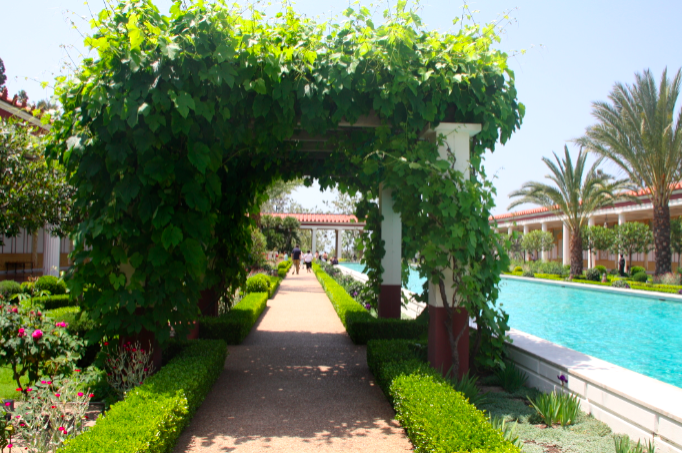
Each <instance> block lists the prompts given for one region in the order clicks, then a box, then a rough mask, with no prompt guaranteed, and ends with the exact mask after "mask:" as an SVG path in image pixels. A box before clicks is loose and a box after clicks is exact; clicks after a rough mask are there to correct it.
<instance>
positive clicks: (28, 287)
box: [21, 282, 35, 295]
mask: <svg viewBox="0 0 682 453" xmlns="http://www.w3.org/2000/svg"><path fill="white" fill-rule="evenodd" d="M34 287H35V283H34V282H22V283H21V292H23V293H24V294H29V295H31V294H33V288H34Z"/></svg>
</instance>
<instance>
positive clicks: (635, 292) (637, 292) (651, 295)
mask: <svg viewBox="0 0 682 453" xmlns="http://www.w3.org/2000/svg"><path fill="white" fill-rule="evenodd" d="M501 277H502V278H503V279H510V280H518V281H524V282H528V283H538V284H541V285H559V286H563V287H567V288H575V289H583V290H586V291H602V292H607V293H613V294H626V295H629V296H634V297H643V298H646V299H656V300H659V301H668V302H677V303H682V296H680V295H677V294H671V293H659V292H653V291H643V290H641V289H627V288H614V287H610V286H600V285H590V284H585V283H573V282H566V281H563V280H546V279H543V278H531V277H519V276H518V275H505V274H502V275H501Z"/></svg>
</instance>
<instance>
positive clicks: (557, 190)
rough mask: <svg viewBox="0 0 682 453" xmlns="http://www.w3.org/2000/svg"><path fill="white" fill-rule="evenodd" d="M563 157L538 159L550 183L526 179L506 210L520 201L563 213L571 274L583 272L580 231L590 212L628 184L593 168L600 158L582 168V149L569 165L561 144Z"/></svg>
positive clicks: (619, 194) (609, 199) (597, 165)
mask: <svg viewBox="0 0 682 453" xmlns="http://www.w3.org/2000/svg"><path fill="white" fill-rule="evenodd" d="M564 152H565V157H564V159H563V160H560V159H559V156H557V155H556V153H553V154H554V159H555V160H556V163H555V162H553V161H552V160H550V159H549V158H547V157H543V158H542V161H543V162H544V163H545V165H547V167H548V168H549V170H550V172H551V173H550V174H549V175H546V176H545V178H547V179H549V180H550V181H552V182H553V183H554V185H553V186H552V185H547V184H543V183H540V182H535V181H529V182H526V183H524V184H523V185H522V186H521V189H519V190H517V191H514V192H512V193H511V194H510V195H509V198H518V199H517V200H516V201H514V202H513V203H512V204H510V205H509V208H508V209H512V208H514V207H515V206H518V205H520V204H523V203H533V204H537V205H540V206H544V207H545V208H548V209H550V210H557V211H559V212H560V213H561V214H563V217H564V218H563V222H564V224H565V225H566V226H567V227H568V230H569V231H570V235H571V236H570V256H571V274H572V275H580V274H582V272H583V244H582V236H581V234H580V230H581V228H582V227H583V225H587V221H588V219H589V217H590V215H591V214H592V213H593V212H594V211H596V210H597V209H599V208H602V207H604V206H606V205H609V204H612V203H613V200H614V199H615V198H616V197H620V196H622V194H623V190H624V189H628V188H629V187H630V186H629V184H628V183H627V182H626V180H618V181H615V180H614V179H613V177H612V176H610V175H607V174H605V173H603V172H602V171H601V170H599V169H598V168H597V167H599V165H600V164H601V163H602V161H603V158H599V159H597V161H596V162H595V163H594V164H592V166H591V167H590V168H589V170H587V171H586V169H585V166H586V164H587V155H588V153H587V152H585V151H584V150H583V149H582V148H581V149H580V152H579V153H578V159H577V160H576V162H575V166H573V161H572V160H571V155H570V154H569V152H568V147H567V146H564Z"/></svg>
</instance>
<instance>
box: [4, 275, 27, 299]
mask: <svg viewBox="0 0 682 453" xmlns="http://www.w3.org/2000/svg"><path fill="white" fill-rule="evenodd" d="M22 292H23V290H22V289H21V284H20V283H19V282H15V281H14V280H3V281H1V282H0V295H1V296H2V297H4V298H5V299H9V298H11V297H12V296H13V295H14V294H21V293H22Z"/></svg>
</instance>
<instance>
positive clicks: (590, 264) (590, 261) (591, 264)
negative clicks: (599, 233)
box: [587, 217, 597, 269]
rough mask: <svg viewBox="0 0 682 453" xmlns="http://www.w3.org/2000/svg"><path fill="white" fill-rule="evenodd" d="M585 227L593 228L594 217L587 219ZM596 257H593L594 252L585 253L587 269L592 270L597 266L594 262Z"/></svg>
mask: <svg viewBox="0 0 682 453" xmlns="http://www.w3.org/2000/svg"><path fill="white" fill-rule="evenodd" d="M587 226H594V217H590V218H589V219H587ZM595 258H596V255H594V252H591V251H589V250H588V251H587V268H588V269H592V268H593V267H594V266H596V265H597V263H596V262H595V261H596V260H595Z"/></svg>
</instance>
